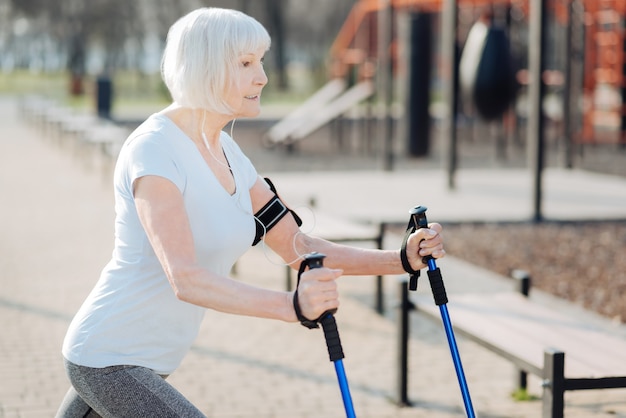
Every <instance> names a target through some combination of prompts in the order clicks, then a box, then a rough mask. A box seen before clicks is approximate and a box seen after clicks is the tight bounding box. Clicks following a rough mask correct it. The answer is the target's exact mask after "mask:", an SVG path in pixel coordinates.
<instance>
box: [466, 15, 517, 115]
mask: <svg viewBox="0 0 626 418" xmlns="http://www.w3.org/2000/svg"><path fill="white" fill-rule="evenodd" d="M459 79H460V84H461V89H462V92H463V100H465V101H471V102H472V103H473V105H474V107H475V108H476V111H477V112H478V114H479V115H480V117H482V118H483V119H485V120H488V121H490V120H494V119H498V118H500V117H501V116H502V115H503V113H504V112H505V111H506V110H507V108H508V107H509V105H510V104H511V102H512V101H513V99H514V98H515V94H516V91H517V85H516V82H515V68H514V66H513V58H512V56H511V50H510V47H509V40H508V37H507V35H506V33H505V31H504V30H503V29H501V28H497V27H493V26H487V25H486V24H485V23H484V22H482V21H478V22H476V23H475V24H474V26H473V27H472V29H471V30H470V33H469V34H468V37H467V41H466V43H465V47H464V48H463V53H462V55H461V62H460V67H459Z"/></svg>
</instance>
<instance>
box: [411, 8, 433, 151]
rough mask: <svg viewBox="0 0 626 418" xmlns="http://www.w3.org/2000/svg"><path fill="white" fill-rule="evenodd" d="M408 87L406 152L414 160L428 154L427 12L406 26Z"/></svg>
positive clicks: (429, 32) (429, 49)
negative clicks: (408, 44) (407, 36)
mask: <svg viewBox="0 0 626 418" xmlns="http://www.w3.org/2000/svg"><path fill="white" fill-rule="evenodd" d="M410 28H411V29H410V31H411V32H410V33H411V42H410V53H409V60H408V61H409V83H408V84H409V85H408V90H409V91H408V95H407V96H408V97H407V125H408V126H407V133H408V150H409V153H410V154H411V155H412V156H414V157H422V156H425V155H428V151H429V145H430V114H429V109H428V107H429V104H430V71H431V57H432V25H431V16H430V14H428V13H415V14H413V15H412V16H411V23H410Z"/></svg>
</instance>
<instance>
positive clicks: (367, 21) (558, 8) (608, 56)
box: [330, 0, 626, 142]
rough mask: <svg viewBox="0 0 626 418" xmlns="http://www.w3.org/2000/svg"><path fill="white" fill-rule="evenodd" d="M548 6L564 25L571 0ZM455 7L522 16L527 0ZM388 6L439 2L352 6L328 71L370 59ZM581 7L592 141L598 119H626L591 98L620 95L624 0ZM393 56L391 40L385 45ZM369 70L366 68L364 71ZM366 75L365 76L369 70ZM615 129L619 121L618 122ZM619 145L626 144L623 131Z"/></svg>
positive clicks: (586, 126)
mask: <svg viewBox="0 0 626 418" xmlns="http://www.w3.org/2000/svg"><path fill="white" fill-rule="evenodd" d="M547 1H548V6H549V7H550V9H551V10H552V12H553V14H554V16H555V17H556V19H557V20H558V21H559V22H563V23H566V22H567V20H568V8H569V6H570V4H571V2H572V0H547ZM457 4H458V7H460V8H462V7H468V8H478V9H480V8H483V7H489V6H500V5H504V6H507V5H508V6H511V7H514V8H517V9H519V10H520V11H521V12H522V13H523V14H524V16H528V12H529V0H457ZM386 5H390V6H391V7H393V8H394V9H395V10H416V11H424V12H433V13H437V12H440V11H441V8H442V0H387V2H383V1H381V0H361V1H359V2H357V3H356V4H355V5H354V6H353V8H352V10H351V12H350V14H349V15H348V17H347V19H346V20H345V22H344V25H343V26H342V28H341V29H340V31H339V33H338V35H337V37H336V38H335V41H334V43H333V44H332V46H331V49H330V59H331V63H332V67H331V68H332V71H333V73H334V75H335V76H341V75H343V74H345V73H346V72H347V70H348V68H350V66H354V65H356V66H360V64H367V63H370V64H371V62H372V61H373V59H375V57H376V53H377V49H376V26H377V25H376V21H375V20H376V14H377V12H378V11H379V10H380V9H381V7H383V6H386ZM582 5H583V7H584V25H585V39H584V56H585V61H584V80H583V96H584V102H585V105H584V108H583V128H582V132H581V138H580V139H581V140H582V141H583V142H593V141H595V140H596V137H595V133H594V125H595V123H596V121H598V120H599V119H604V120H611V119H612V120H613V122H612V123H613V124H614V123H615V118H619V119H620V121H621V118H622V117H623V115H626V105H625V104H623V103H622V102H621V100H620V102H619V103H617V104H614V105H613V106H612V107H609V108H597V106H596V104H595V103H594V100H593V97H594V93H595V91H596V88H597V86H598V85H608V86H610V87H612V88H614V89H615V90H617V91H620V92H621V89H622V88H626V79H625V77H624V70H623V66H624V63H625V61H626V59H625V55H624V49H625V48H626V47H625V46H624V44H625V42H626V32H625V31H624V29H623V28H622V26H623V25H622V23H623V20H624V19H625V17H624V16H626V0H582ZM390 48H391V53H392V57H395V51H396V50H397V48H396V41H395V40H394V41H393V42H392V45H390ZM365 67H366V68H368V69H370V68H371V65H368V66H365ZM367 75H371V71H369V72H368V73H367V74H366V76H367ZM620 124H621V122H620ZM620 141H622V142H625V141H626V132H625V133H622V137H621V138H620Z"/></svg>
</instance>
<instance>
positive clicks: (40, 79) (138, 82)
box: [0, 70, 319, 107]
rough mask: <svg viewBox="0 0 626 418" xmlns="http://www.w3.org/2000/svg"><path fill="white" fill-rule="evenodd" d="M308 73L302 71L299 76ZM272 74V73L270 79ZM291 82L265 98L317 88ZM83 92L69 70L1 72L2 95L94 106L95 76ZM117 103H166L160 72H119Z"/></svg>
mask: <svg viewBox="0 0 626 418" xmlns="http://www.w3.org/2000/svg"><path fill="white" fill-rule="evenodd" d="M303 76H305V75H303V74H299V75H298V77H299V78H300V77H303ZM271 79H272V76H271V75H270V80H271ZM292 84H294V85H295V88H292V89H289V90H286V91H279V90H277V89H276V88H275V86H273V85H272V83H271V82H270V83H269V84H268V86H267V87H266V88H265V89H264V91H263V99H264V100H263V101H264V103H266V104H271V103H287V104H289V103H298V102H302V101H303V100H305V99H306V98H308V97H309V96H310V95H311V94H312V93H313V92H314V91H315V90H316V88H317V87H319V86H317V85H316V83H315V82H313V81H311V80H309V81H308V82H306V83H304V84H305V87H302V84H303V83H302V82H301V81H300V80H295V81H294V82H293V83H292ZM83 87H84V94H83V95H81V96H72V95H71V94H70V77H69V74H68V73H67V72H56V73H32V72H30V71H27V70H18V71H12V72H10V73H3V72H0V94H2V95H16V96H21V95H29V94H36V95H41V96H45V97H48V98H52V99H55V100H58V101H60V102H62V103H63V104H65V105H68V106H73V107H83V106H93V105H94V103H95V98H96V77H94V76H85V77H84V79H83ZM113 93H114V101H115V106H118V105H119V106H122V107H135V106H139V107H141V106H145V105H147V104H158V105H166V104H167V103H169V101H170V98H169V94H168V92H167V89H166V87H165V85H164V84H163V82H162V81H161V77H160V75H159V74H143V73H140V72H138V71H118V72H117V73H116V74H115V76H114V78H113Z"/></svg>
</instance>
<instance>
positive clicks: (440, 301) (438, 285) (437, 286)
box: [409, 206, 448, 306]
mask: <svg viewBox="0 0 626 418" xmlns="http://www.w3.org/2000/svg"><path fill="white" fill-rule="evenodd" d="M427 210H428V208H427V207H426V206H416V207H414V208H413V209H411V210H410V211H409V213H410V214H411V221H410V222H412V223H413V225H414V227H415V228H416V229H421V228H428V219H427V218H426V211H427ZM422 261H423V262H424V264H426V265H427V266H428V281H429V282H430V289H431V290H432V292H433V298H434V299H435V304H436V305H437V306H441V305H445V304H446V303H448V295H447V294H446V287H445V286H444V284H443V277H442V276H441V270H439V268H438V267H437V263H435V259H434V258H433V256H432V255H427V256H424V257H422Z"/></svg>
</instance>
